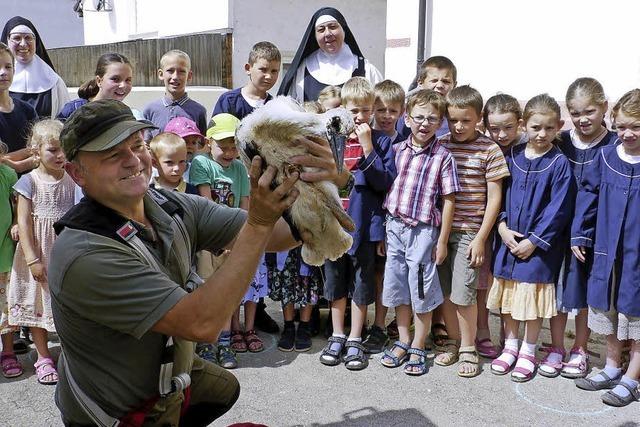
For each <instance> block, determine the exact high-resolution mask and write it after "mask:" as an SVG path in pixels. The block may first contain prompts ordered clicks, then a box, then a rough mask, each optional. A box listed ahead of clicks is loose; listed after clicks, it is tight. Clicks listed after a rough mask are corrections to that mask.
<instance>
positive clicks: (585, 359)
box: [560, 347, 589, 379]
mask: <svg viewBox="0 0 640 427" xmlns="http://www.w3.org/2000/svg"><path fill="white" fill-rule="evenodd" d="M573 355H580V362H578V363H569V362H567V363H562V371H560V375H562V376H563V377H565V378H571V379H575V378H584V377H586V376H587V369H588V367H589V355H588V354H587V353H586V352H585V351H584V350H583V349H581V348H575V347H574V348H572V349H571V351H570V352H569V360H571V356H573ZM566 368H573V369H577V370H578V372H567V371H566V370H565V369H566Z"/></svg>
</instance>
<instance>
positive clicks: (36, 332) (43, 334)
mask: <svg viewBox="0 0 640 427" xmlns="http://www.w3.org/2000/svg"><path fill="white" fill-rule="evenodd" d="M30 329H31V336H32V337H33V344H35V346H36V351H37V352H38V359H42V358H43V357H51V353H50V352H49V344H48V341H49V334H48V333H47V330H46V329H43V328H33V327H32V328H30Z"/></svg>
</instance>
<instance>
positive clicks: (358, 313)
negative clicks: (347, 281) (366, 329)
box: [349, 300, 367, 341]
mask: <svg viewBox="0 0 640 427" xmlns="http://www.w3.org/2000/svg"><path fill="white" fill-rule="evenodd" d="M366 321H367V306H366V305H360V304H356V303H355V302H353V300H352V301H351V331H350V332H349V339H350V340H356V341H357V340H359V339H362V327H363V326H364V324H365V323H366Z"/></svg>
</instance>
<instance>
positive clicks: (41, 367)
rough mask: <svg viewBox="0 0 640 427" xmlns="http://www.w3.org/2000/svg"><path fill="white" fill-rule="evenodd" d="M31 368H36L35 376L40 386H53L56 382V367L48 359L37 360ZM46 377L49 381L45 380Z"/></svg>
mask: <svg viewBox="0 0 640 427" xmlns="http://www.w3.org/2000/svg"><path fill="white" fill-rule="evenodd" d="M33 367H34V368H36V375H37V376H38V382H39V383H40V384H44V385H53V384H56V383H57V382H58V371H56V365H55V363H54V362H53V360H52V359H51V358H50V357H43V358H41V359H38V361H37V362H36V363H34V364H33ZM47 377H49V378H50V379H48V380H45V378H47Z"/></svg>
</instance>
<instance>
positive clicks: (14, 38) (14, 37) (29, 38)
mask: <svg viewBox="0 0 640 427" xmlns="http://www.w3.org/2000/svg"><path fill="white" fill-rule="evenodd" d="M9 41H10V42H11V43H14V44H20V43H22V42H25V43H28V44H31V43H34V42H35V41H36V38H35V37H34V36H33V35H31V34H17V33H16V34H11V35H10V36H9Z"/></svg>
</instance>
